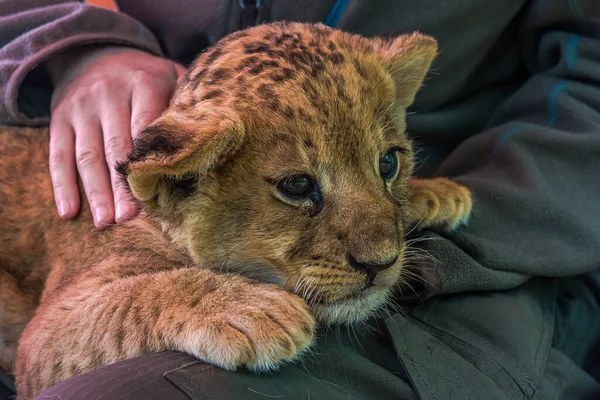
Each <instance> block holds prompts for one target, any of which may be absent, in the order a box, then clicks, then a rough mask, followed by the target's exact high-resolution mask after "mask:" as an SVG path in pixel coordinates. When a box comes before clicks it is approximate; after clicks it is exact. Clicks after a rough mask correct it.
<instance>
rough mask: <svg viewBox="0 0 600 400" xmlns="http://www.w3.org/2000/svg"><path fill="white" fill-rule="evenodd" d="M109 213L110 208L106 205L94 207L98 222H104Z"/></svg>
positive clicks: (95, 217) (95, 219)
mask: <svg viewBox="0 0 600 400" xmlns="http://www.w3.org/2000/svg"><path fill="white" fill-rule="evenodd" d="M107 215H108V208H106V207H104V206H100V207H96V208H95V209H94V221H95V222H96V223H99V222H102V221H103V220H104V218H106V216H107Z"/></svg>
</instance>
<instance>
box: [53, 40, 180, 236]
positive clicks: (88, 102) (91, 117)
mask: <svg viewBox="0 0 600 400" xmlns="http://www.w3.org/2000/svg"><path fill="white" fill-rule="evenodd" d="M48 70H49V72H50V75H51V77H52V79H53V81H54V83H55V90H54V94H53V96H52V103H51V109H52V114H51V119H50V160H49V161H50V175H51V177H52V185H53V188H54V198H55V202H56V206H57V209H58V213H59V215H60V216H61V218H63V219H71V218H73V217H75V216H76V215H77V214H78V212H79V209H80V201H81V200H80V196H79V190H78V186H77V174H79V177H80V178H81V181H82V183H83V188H84V191H85V193H86V197H87V200H88V203H89V205H90V209H91V212H92V215H93V218H94V225H95V226H96V227H97V228H100V229H104V228H107V227H108V226H110V225H111V224H113V223H115V222H117V223H120V222H124V221H126V220H128V219H130V218H132V217H134V216H135V215H136V214H137V212H138V210H137V206H136V205H135V203H133V202H132V201H131V198H130V195H129V194H128V191H127V190H126V188H125V187H123V184H122V183H121V181H120V179H119V176H118V173H117V172H116V170H115V165H116V163H117V162H118V161H122V160H123V159H125V158H126V157H127V154H128V153H129V151H130V150H131V147H132V142H133V140H132V139H133V137H135V135H136V134H137V133H138V132H139V131H140V130H141V129H143V128H144V127H145V126H146V125H148V124H149V123H150V122H152V121H153V120H154V119H155V118H156V117H158V116H159V115H160V114H161V113H162V111H163V110H164V109H166V108H167V106H168V103H169V101H170V99H171V95H172V93H173V90H174V89H175V85H176V82H177V79H178V78H179V77H180V76H181V75H182V74H183V73H184V72H185V69H184V67H182V66H181V65H179V64H176V63H174V62H172V61H170V60H167V59H164V58H160V57H156V56H153V55H151V54H149V53H145V52H143V51H140V50H135V49H131V48H126V47H102V48H94V49H90V50H87V51H85V52H77V53H71V54H68V55H65V56H62V57H57V58H56V59H55V60H52V61H51V62H49V63H48Z"/></svg>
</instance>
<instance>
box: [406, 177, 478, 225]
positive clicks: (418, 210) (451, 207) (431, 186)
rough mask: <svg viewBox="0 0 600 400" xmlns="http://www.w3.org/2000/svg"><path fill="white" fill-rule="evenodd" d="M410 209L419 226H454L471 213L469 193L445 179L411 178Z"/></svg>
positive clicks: (464, 220)
mask: <svg viewBox="0 0 600 400" xmlns="http://www.w3.org/2000/svg"><path fill="white" fill-rule="evenodd" d="M411 186H412V195H411V198H410V201H411V210H412V219H413V222H414V223H417V224H419V225H418V229H423V228H427V227H430V226H440V227H443V228H446V229H454V228H456V227H457V226H458V225H460V224H462V223H465V222H467V220H468V218H469V215H470V214H471V207H472V200H471V192H470V191H469V189H467V188H466V187H464V186H462V185H459V184H458V183H456V182H452V181H450V180H448V179H446V178H434V179H413V180H412V181H411Z"/></svg>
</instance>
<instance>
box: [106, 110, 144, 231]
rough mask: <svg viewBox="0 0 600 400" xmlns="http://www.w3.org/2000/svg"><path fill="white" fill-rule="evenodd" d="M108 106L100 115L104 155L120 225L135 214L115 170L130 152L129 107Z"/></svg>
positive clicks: (127, 193)
mask: <svg viewBox="0 0 600 400" xmlns="http://www.w3.org/2000/svg"><path fill="white" fill-rule="evenodd" d="M108 104H109V108H106V109H105V111H104V112H103V115H102V131H103V137H104V154H105V156H106V163H107V165H108V171H109V175H110V182H111V187H112V193H113V196H114V200H113V201H114V209H115V220H116V222H117V223H120V222H124V221H126V220H128V219H130V218H133V217H134V216H135V215H136V214H137V206H136V204H135V203H134V202H133V201H132V199H131V195H130V194H129V192H128V191H127V188H126V187H125V186H124V184H123V182H122V181H121V178H120V175H119V173H118V172H117V168H116V167H117V163H118V162H119V161H123V160H125V159H126V158H127V154H128V153H129V152H130V151H131V146H132V139H131V106H130V105H129V102H127V101H123V102H122V103H121V104H119V103H116V104H115V103H108Z"/></svg>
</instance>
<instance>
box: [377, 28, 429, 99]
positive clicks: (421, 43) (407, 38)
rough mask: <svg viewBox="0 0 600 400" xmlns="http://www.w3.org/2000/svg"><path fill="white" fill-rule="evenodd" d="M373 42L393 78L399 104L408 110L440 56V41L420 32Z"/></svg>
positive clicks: (378, 39)
mask: <svg viewBox="0 0 600 400" xmlns="http://www.w3.org/2000/svg"><path fill="white" fill-rule="evenodd" d="M370 41H371V45H372V46H373V48H374V49H375V52H376V53H377V54H378V55H379V57H381V58H382V59H383V61H384V64H385V66H386V68H387V70H388V71H389V73H390V75H391V76H392V78H393V79H394V83H395V84H396V97H397V99H398V102H399V104H398V105H399V106H401V107H404V108H408V106H410V105H411V104H412V103H413V101H414V100H415V95H416V94H417V92H418V90H419V88H420V87H421V84H422V83H423V79H425V76H426V75H427V72H428V71H429V68H430V67H431V63H432V62H433V60H434V58H435V57H436V56H437V52H438V45H437V41H436V40H435V39H434V38H432V37H431V36H427V35H423V34H421V33H418V32H416V33H412V34H409V35H400V36H398V37H396V38H394V39H384V38H372V39H370Z"/></svg>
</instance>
